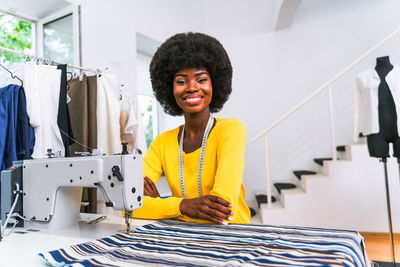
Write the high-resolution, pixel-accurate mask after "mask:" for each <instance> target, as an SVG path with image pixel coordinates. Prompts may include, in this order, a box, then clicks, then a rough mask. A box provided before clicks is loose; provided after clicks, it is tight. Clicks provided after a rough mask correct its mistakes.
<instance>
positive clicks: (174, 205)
mask: <svg viewBox="0 0 400 267" xmlns="http://www.w3.org/2000/svg"><path fill="white" fill-rule="evenodd" d="M164 147H165V144H164V143H163V138H162V136H158V137H157V138H156V139H155V140H154V141H153V142H152V143H151V145H150V148H149V149H148V150H147V152H146V155H145V157H144V159H143V172H144V176H147V177H148V178H150V179H151V180H152V181H153V183H154V184H157V182H158V180H159V179H160V177H161V175H162V173H163V167H162V163H163V157H164V155H165V153H164V151H163V150H164V149H163V148H164ZM181 201H182V198H178V197H169V198H165V199H162V198H159V197H158V198H152V197H148V196H144V197H143V206H142V207H141V208H140V209H137V210H134V211H133V217H134V218H140V219H153V220H156V219H168V218H175V217H178V216H180V215H181V212H180V209H179V205H180V203H181Z"/></svg>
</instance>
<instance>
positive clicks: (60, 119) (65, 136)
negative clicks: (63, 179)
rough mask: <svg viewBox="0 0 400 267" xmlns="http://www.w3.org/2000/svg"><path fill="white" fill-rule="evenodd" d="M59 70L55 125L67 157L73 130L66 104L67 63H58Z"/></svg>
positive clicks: (71, 142)
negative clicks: (59, 79) (59, 81)
mask: <svg viewBox="0 0 400 267" xmlns="http://www.w3.org/2000/svg"><path fill="white" fill-rule="evenodd" d="M57 69H60V70H61V84H60V98H59V102H58V115H57V125H58V127H59V128H60V132H61V138H62V141H63V144H64V149H65V156H66V157H69V156H70V153H69V146H70V144H73V143H74V141H73V138H74V137H73V132H72V128H71V121H70V117H69V112H68V104H67V65H58V67H57Z"/></svg>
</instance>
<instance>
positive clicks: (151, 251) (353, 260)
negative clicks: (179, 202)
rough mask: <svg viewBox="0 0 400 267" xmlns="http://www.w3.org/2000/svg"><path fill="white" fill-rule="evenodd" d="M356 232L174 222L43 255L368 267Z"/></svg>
mask: <svg viewBox="0 0 400 267" xmlns="http://www.w3.org/2000/svg"><path fill="white" fill-rule="evenodd" d="M364 248H365V245H364V239H363V238H362V236H361V235H360V234H359V233H357V232H355V231H346V230H332V229H329V230H328V229H319V228H306V227H287V226H279V227H277V226H268V225H246V224H230V225H228V226H224V225H211V224H196V223H186V222H180V221H174V220H164V221H159V222H154V223H151V224H148V225H145V226H142V227H140V228H137V229H136V230H135V232H134V233H133V234H131V235H127V234H115V235H113V236H110V237H105V238H102V239H99V240H96V241H91V242H87V243H83V244H79V245H74V246H71V247H68V248H63V249H58V250H54V251H50V252H46V253H40V256H42V257H43V259H44V260H45V261H46V263H48V264H51V265H54V266H60V265H61V266H62V265H70V266H81V265H82V266H149V265H153V266H154V265H155V266H368V265H369V264H368V263H367V260H366V259H367V257H366V253H365V249H364Z"/></svg>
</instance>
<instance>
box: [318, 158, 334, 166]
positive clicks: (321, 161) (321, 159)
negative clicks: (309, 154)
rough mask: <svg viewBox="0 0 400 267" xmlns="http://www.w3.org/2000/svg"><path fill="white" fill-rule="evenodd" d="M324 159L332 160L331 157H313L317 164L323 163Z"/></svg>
mask: <svg viewBox="0 0 400 267" xmlns="http://www.w3.org/2000/svg"><path fill="white" fill-rule="evenodd" d="M325 160H332V158H317V159H314V161H315V162H316V163H317V164H319V165H321V166H322V165H324V161H325Z"/></svg>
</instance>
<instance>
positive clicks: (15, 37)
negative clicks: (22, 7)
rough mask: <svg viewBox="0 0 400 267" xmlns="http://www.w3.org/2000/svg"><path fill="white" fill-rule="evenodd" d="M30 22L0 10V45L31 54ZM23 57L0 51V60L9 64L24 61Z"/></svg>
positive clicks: (32, 41) (32, 37)
mask: <svg viewBox="0 0 400 267" xmlns="http://www.w3.org/2000/svg"><path fill="white" fill-rule="evenodd" d="M32 24H33V23H32V22H29V21H25V20H22V19H20V18H17V17H15V16H13V15H8V14H4V13H1V12H0V46H1V47H5V48H9V49H12V50H17V51H21V52H24V53H28V54H33V53H34V51H32V50H33V45H32V44H33V43H34V40H33V39H34V36H32ZM24 60H25V59H24V57H21V56H19V55H16V54H13V53H8V52H5V51H0V62H2V63H6V64H10V63H17V62H22V61H24Z"/></svg>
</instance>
